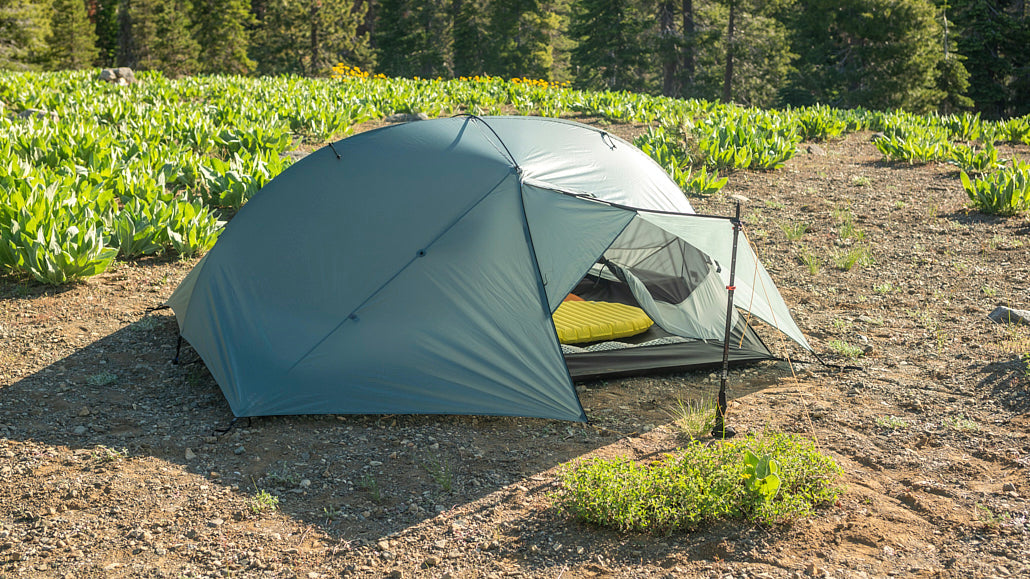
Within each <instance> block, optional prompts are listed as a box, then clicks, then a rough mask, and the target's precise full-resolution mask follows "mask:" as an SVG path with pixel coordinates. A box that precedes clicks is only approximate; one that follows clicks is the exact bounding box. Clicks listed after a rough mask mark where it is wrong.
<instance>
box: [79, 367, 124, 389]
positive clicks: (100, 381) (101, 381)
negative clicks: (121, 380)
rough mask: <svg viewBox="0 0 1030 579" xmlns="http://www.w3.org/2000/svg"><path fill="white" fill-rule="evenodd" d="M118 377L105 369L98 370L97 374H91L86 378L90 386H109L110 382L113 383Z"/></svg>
mask: <svg viewBox="0 0 1030 579" xmlns="http://www.w3.org/2000/svg"><path fill="white" fill-rule="evenodd" d="M117 379H118V376H116V375H115V374H112V373H111V372H108V371H106V370H104V371H103V372H97V373H96V374H93V375H91V376H90V377H89V378H86V384H89V385H90V386H107V385H108V384H111V383H113V382H114V381H115V380H117Z"/></svg>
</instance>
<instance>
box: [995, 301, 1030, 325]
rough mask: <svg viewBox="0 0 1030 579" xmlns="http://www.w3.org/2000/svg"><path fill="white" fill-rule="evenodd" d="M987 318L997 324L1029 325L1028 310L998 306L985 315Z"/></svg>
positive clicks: (1029, 311)
mask: <svg viewBox="0 0 1030 579" xmlns="http://www.w3.org/2000/svg"><path fill="white" fill-rule="evenodd" d="M987 317H988V318H990V319H992V320H994V321H995V322H997V323H999V324H1015V325H1017V326H1018V325H1022V324H1026V325H1030V310H1016V309H1013V308H1006V307H1005V306H999V307H997V308H995V309H994V311H993V312H991V313H989V314H987Z"/></svg>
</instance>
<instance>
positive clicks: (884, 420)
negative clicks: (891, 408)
mask: <svg viewBox="0 0 1030 579" xmlns="http://www.w3.org/2000/svg"><path fill="white" fill-rule="evenodd" d="M876 425H877V426H879V427H881V428H887V429H890V430H899V429H903V428H908V421H907V420H905V419H904V418H899V417H897V416H890V415H888V416H877V417H876Z"/></svg>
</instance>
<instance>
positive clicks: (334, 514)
mask: <svg viewBox="0 0 1030 579" xmlns="http://www.w3.org/2000/svg"><path fill="white" fill-rule="evenodd" d="M342 514H343V512H342V511H341V510H340V509H338V508H336V506H334V505H329V506H328V507H322V515H323V516H325V518H326V519H327V520H330V521H334V520H336V519H337V518H339V516H340V515H342Z"/></svg>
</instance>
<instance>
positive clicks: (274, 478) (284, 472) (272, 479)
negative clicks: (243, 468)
mask: <svg viewBox="0 0 1030 579" xmlns="http://www.w3.org/2000/svg"><path fill="white" fill-rule="evenodd" d="M265 483H267V484H270V485H272V486H275V487H295V486H297V485H299V484H300V475H298V474H297V473H295V472H293V471H292V470H290V469H289V468H288V467H286V466H283V467H282V468H280V469H277V470H270V471H268V472H266V473H265Z"/></svg>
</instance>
